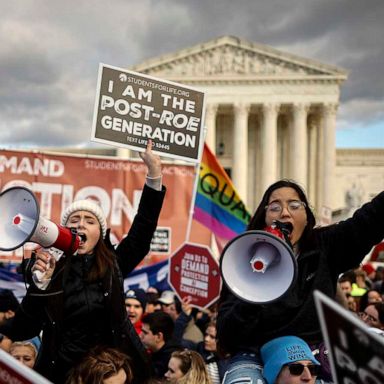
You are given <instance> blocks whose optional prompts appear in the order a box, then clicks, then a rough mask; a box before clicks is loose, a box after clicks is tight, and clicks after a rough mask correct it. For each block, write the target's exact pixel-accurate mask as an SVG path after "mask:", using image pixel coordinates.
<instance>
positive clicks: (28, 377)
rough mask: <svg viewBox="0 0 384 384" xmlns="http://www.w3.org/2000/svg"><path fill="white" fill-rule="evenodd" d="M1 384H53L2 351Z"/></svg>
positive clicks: (0, 365) (0, 356)
mask: <svg viewBox="0 0 384 384" xmlns="http://www.w3.org/2000/svg"><path fill="white" fill-rule="evenodd" d="M0 384H52V383H51V382H50V381H48V380H47V379H45V378H44V377H43V376H41V375H40V374H38V373H37V372H35V371H34V370H32V369H30V368H28V367H26V366H25V365H23V364H21V363H20V362H19V361H17V360H16V359H15V358H13V357H12V356H11V355H10V354H9V353H7V352H5V351H3V350H2V349H0Z"/></svg>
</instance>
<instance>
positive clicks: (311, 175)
mask: <svg viewBox="0 0 384 384" xmlns="http://www.w3.org/2000/svg"><path fill="white" fill-rule="evenodd" d="M318 128H319V120H318V119H315V118H314V117H313V116H312V118H311V119H310V121H309V124H308V144H309V145H308V151H309V153H308V186H307V196H308V199H309V201H310V203H311V204H312V205H315V204H316V201H317V198H318V197H317V180H318V172H317V169H318V167H317V153H318V146H319V143H318V133H319V129H318Z"/></svg>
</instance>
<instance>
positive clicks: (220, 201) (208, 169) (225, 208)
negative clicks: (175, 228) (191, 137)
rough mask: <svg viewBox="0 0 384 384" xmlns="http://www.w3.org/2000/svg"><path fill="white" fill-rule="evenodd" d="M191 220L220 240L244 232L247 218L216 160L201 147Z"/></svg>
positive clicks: (248, 215) (243, 208)
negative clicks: (203, 226) (201, 225)
mask: <svg viewBox="0 0 384 384" xmlns="http://www.w3.org/2000/svg"><path fill="white" fill-rule="evenodd" d="M193 218H194V219H195V220H197V221H199V222H200V223H202V224H203V225H205V226H206V227H207V228H209V229H210V230H211V231H212V232H213V233H214V234H215V235H216V236H219V237H220V238H222V239H227V240H229V239H232V238H233V237H235V236H236V235H238V234H240V233H242V232H244V231H245V229H246V227H247V224H248V222H249V219H250V214H249V212H248V211H247V209H246V207H245V205H244V204H243V202H242V201H241V199H240V197H239V195H238V194H237V192H236V190H235V188H234V186H233V184H232V181H231V179H230V178H229V176H228V175H227V173H226V172H225V170H224V168H223V167H222V166H221V165H220V164H219V162H218V161H217V159H216V156H215V155H214V154H213V153H212V152H211V150H210V149H209V148H208V146H207V144H204V152H203V158H202V160H201V164H200V173H199V181H198V187H197V191H196V199H195V207H194V214H193Z"/></svg>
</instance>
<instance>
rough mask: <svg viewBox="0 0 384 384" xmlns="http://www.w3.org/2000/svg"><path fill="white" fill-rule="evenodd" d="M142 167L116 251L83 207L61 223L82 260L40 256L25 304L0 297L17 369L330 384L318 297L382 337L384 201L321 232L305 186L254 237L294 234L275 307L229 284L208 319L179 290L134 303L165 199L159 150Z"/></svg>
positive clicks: (70, 383) (280, 187) (109, 377)
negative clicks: (289, 279)
mask: <svg viewBox="0 0 384 384" xmlns="http://www.w3.org/2000/svg"><path fill="white" fill-rule="evenodd" d="M141 158H142V159H143V161H144V163H145V164H146V166H147V168H148V174H147V178H146V182H145V185H144V188H143V193H142V196H141V200H140V204H139V208H138V211H137V214H136V216H135V218H134V221H133V223H132V226H131V228H130V230H129V232H128V234H127V236H125V237H124V238H123V240H122V241H121V242H120V244H118V246H117V247H113V246H112V245H111V244H110V242H109V233H108V230H107V222H106V218H105V215H104V213H103V212H102V210H101V208H100V206H98V205H97V204H96V203H95V202H94V201H92V200H80V201H75V202H73V203H72V204H71V205H70V206H68V207H67V209H66V210H65V211H64V213H63V215H62V219H61V224H62V225H65V226H67V227H70V228H74V229H75V230H76V231H77V233H78V235H79V236H80V237H81V242H80V246H79V248H78V250H77V252H76V253H75V254H74V255H65V256H64V257H62V258H60V259H59V260H57V261H56V260H55V258H54V257H52V256H51V255H50V254H49V253H47V251H46V250H44V249H40V250H39V251H38V252H36V254H34V255H33V258H32V263H30V265H29V269H27V270H25V275H26V279H27V281H28V282H29V284H28V289H27V293H26V295H25V296H24V298H23V300H22V301H21V303H19V302H18V301H17V300H16V298H15V297H14V295H12V292H11V291H9V290H3V291H1V292H0V332H1V334H2V340H1V344H0V347H1V348H2V349H4V350H6V351H8V352H9V353H10V354H11V355H12V356H13V357H15V359H17V360H19V361H20V362H21V363H22V364H24V365H26V366H28V367H29V368H31V369H34V370H36V371H37V372H39V373H40V374H42V375H43V376H45V377H46V378H47V379H49V380H51V381H52V382H53V383H58V384H85V383H105V384H120V383H121V384H123V383H140V384H146V383H147V384H150V383H164V382H170V383H179V384H180V383H191V384H221V383H223V384H234V383H245V382H247V383H258V384H261V383H267V384H276V383H277V384H294V383H312V384H313V383H315V382H316V383H331V382H332V376H331V372H330V369H329V364H328V361H327V353H326V348H325V345H324V341H323V338H322V333H321V329H320V325H319V321H318V318H317V313H316V308H315V305H314V299H313V292H314V290H319V291H321V292H323V293H325V294H326V295H327V296H329V297H332V298H334V299H335V300H337V301H339V302H340V304H341V305H343V306H345V308H347V309H349V310H350V311H352V312H353V313H355V314H356V316H357V317H358V318H360V319H361V320H362V321H363V322H365V323H366V324H367V326H368V327H369V329H370V330H372V331H375V332H377V333H384V303H383V297H384V271H383V269H379V268H378V269H376V268H375V267H374V266H372V265H371V264H365V265H362V266H361V263H362V261H363V258H364V257H365V255H366V254H367V253H368V252H369V251H370V249H371V248H372V247H373V246H374V245H376V244H377V243H379V242H380V241H381V240H382V239H383V237H384V229H383V228H384V193H381V194H379V195H378V196H377V197H375V198H374V199H373V200H372V201H371V202H369V203H366V204H365V205H363V206H362V207H361V208H359V209H358V210H357V211H356V212H355V213H354V215H353V217H351V218H349V219H347V220H345V221H343V222H340V223H338V224H333V225H330V226H327V227H318V226H316V221H315V216H314V214H313V212H312V210H311V208H310V204H309V202H308V200H307V197H306V195H305V193H304V191H303V190H302V188H301V187H300V186H299V185H298V184H297V183H295V182H293V181H291V180H280V181H278V182H276V183H274V184H273V185H271V186H270V187H269V188H268V189H267V190H266V192H265V194H264V196H263V198H262V200H261V201H260V204H259V206H258V207H257V209H256V211H255V213H254V215H253V217H252V218H251V221H250V223H249V225H248V228H247V230H264V229H266V228H268V227H270V226H271V225H273V224H274V223H276V222H277V221H278V222H280V223H284V224H289V225H290V227H291V230H290V231H289V234H288V237H289V239H288V240H289V241H288V242H289V246H290V247H291V248H292V253H293V255H294V257H295V259H296V263H297V273H296V274H297V277H296V281H295V283H294V284H293V286H292V287H290V289H289V291H287V292H286V293H285V294H284V295H282V296H281V297H279V298H278V299H277V300H275V301H274V302H271V303H263V304H255V303H249V302H248V301H246V300H243V299H242V298H241V297H240V296H239V295H238V294H237V293H236V289H234V287H231V286H229V285H227V284H223V287H222V291H221V294H220V298H219V300H218V302H217V303H215V304H214V305H212V306H211V307H210V308H208V309H206V310H200V309H197V308H194V307H192V306H191V300H190V298H189V297H184V298H183V300H179V298H178V296H177V295H176V294H175V292H173V291H171V290H165V291H163V292H159V291H158V290H157V289H156V288H155V287H150V288H148V289H147V290H143V289H139V288H129V289H127V290H126V291H125V292H124V289H123V279H124V278H125V277H127V276H128V275H129V273H130V272H131V271H132V270H133V269H134V268H135V267H136V266H137V265H138V264H139V263H140V262H141V261H142V260H143V258H144V257H145V255H146V254H147V253H148V252H149V246H150V242H151V238H152V236H153V233H154V231H155V229H156V225H157V221H158V217H159V215H160V212H161V208H162V204H163V200H164V195H165V191H166V189H165V187H164V186H163V185H162V177H161V161H160V158H159V157H158V156H157V155H155V154H154V153H152V150H151V142H150V141H149V143H148V146H147V148H146V151H145V152H143V153H141ZM37 272H38V273H37Z"/></svg>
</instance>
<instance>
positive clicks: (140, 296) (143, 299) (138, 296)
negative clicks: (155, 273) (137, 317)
mask: <svg viewBox="0 0 384 384" xmlns="http://www.w3.org/2000/svg"><path fill="white" fill-rule="evenodd" d="M125 298H126V299H135V300H137V301H138V302H139V303H140V305H141V307H142V308H143V310H144V311H145V307H146V305H147V294H146V293H145V291H144V289H141V288H136V289H129V290H128V291H127V292H125Z"/></svg>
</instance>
